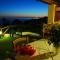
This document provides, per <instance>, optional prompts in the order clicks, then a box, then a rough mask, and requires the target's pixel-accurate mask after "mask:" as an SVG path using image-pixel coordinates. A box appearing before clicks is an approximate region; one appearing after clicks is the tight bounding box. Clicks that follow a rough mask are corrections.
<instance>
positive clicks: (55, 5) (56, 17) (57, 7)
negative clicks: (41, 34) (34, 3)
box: [39, 0, 60, 24]
mask: <svg viewBox="0 0 60 60" xmlns="http://www.w3.org/2000/svg"><path fill="white" fill-rule="evenodd" d="M39 1H41V2H44V3H47V4H48V24H55V23H59V24H60V0H39Z"/></svg>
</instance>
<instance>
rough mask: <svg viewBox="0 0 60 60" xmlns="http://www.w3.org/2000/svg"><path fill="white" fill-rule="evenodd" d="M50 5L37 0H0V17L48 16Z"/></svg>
mask: <svg viewBox="0 0 60 60" xmlns="http://www.w3.org/2000/svg"><path fill="white" fill-rule="evenodd" d="M47 15H48V4H45V3H42V2H38V1H36V0H0V16H47Z"/></svg>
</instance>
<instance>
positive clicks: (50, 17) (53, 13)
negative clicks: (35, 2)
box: [48, 4, 56, 24]
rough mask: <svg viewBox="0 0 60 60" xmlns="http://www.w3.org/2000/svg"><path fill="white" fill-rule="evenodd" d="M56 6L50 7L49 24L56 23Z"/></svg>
mask: <svg viewBox="0 0 60 60" xmlns="http://www.w3.org/2000/svg"><path fill="white" fill-rule="evenodd" d="M55 8H56V4H51V5H48V24H51V23H54V18H55Z"/></svg>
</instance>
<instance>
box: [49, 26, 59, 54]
mask: <svg viewBox="0 0 60 60" xmlns="http://www.w3.org/2000/svg"><path fill="white" fill-rule="evenodd" d="M49 41H50V42H51V43H53V45H54V47H55V48H56V54H57V53H58V48H59V45H60V26H59V25H54V26H52V28H51V30H50V38H49Z"/></svg>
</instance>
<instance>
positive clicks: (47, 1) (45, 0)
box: [37, 0, 60, 5]
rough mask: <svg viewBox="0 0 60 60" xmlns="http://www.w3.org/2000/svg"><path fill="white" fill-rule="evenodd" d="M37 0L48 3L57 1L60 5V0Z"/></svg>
mask: <svg viewBox="0 0 60 60" xmlns="http://www.w3.org/2000/svg"><path fill="white" fill-rule="evenodd" d="M37 1H41V2H44V3H47V4H52V3H55V4H57V5H60V0H37Z"/></svg>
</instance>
